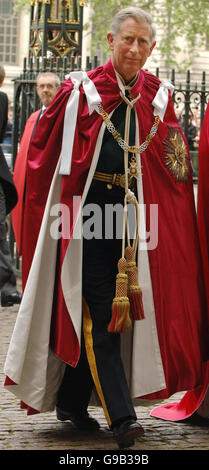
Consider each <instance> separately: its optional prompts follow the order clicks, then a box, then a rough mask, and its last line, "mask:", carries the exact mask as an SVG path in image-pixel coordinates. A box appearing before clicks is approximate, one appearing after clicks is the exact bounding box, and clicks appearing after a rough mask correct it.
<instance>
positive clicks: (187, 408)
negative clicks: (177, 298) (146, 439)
mask: <svg viewBox="0 0 209 470" xmlns="http://www.w3.org/2000/svg"><path fill="white" fill-rule="evenodd" d="M208 205H209V104H208V106H207V109H206V112H205V116H204V119H203V124H202V129H201V134H200V142H199V178H198V229H199V236H200V243H201V252H202V260H203V268H204V278H205V286H206V294H207V303H208V314H209V210H208ZM202 377H203V378H202V384H201V385H199V387H196V388H195V389H194V390H191V391H188V392H187V393H186V394H185V395H184V396H183V398H182V399H181V401H180V402H175V403H171V404H167V405H164V406H160V407H157V408H155V409H154V410H153V411H152V413H151V415H152V416H155V417H156V418H162V419H165V420H170V421H179V420H184V419H186V418H189V417H192V419H194V416H195V419H196V415H197V416H200V417H202V418H206V419H209V363H208V362H206V363H205V364H203V367H202ZM199 422H200V421H199Z"/></svg>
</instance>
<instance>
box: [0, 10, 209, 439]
mask: <svg viewBox="0 0 209 470" xmlns="http://www.w3.org/2000/svg"><path fill="white" fill-rule="evenodd" d="M108 43H109V47H110V49H111V52H112V57H111V59H109V60H108V62H107V63H106V64H105V65H103V66H99V67H97V69H95V70H93V71H90V72H88V73H86V72H81V71H76V72H72V73H71V74H70V76H69V79H68V80H67V81H66V82H65V83H63V85H62V87H61V89H60V91H59V92H58V94H57V95H56V97H55V99H54V101H53V103H52V104H51V105H50V107H49V108H48V109H47V111H46V112H45V114H44V116H43V118H42V120H41V121H40V122H39V124H38V126H37V131H36V134H35V135H34V138H33V141H32V143H31V146H30V151H29V156H28V174H27V182H28V185H30V188H31V192H30V195H29V198H28V202H26V208H25V214H26V217H27V223H28V224H30V222H31V223H32V219H33V218H34V217H35V220H36V221H37V226H36V233H35V237H37V235H38V232H39V227H38V226H40V225H41V228H40V232H39V237H38V242H37V245H36V250H35V254H34V258H33V262H32V266H31V270H30V273H29V276H28V280H27V284H26V287H25V291H24V295H23V299H22V304H21V307H20V311H19V314H18V316H17V321H16V324H15V328H14V332H13V335H12V339H11V343H10V347H9V351H8V355H7V359H6V364H5V374H6V376H7V378H6V383H5V385H6V386H7V387H8V389H9V390H10V391H11V392H12V393H14V394H15V395H16V396H17V397H19V398H20V399H21V401H22V406H23V407H26V408H27V409H28V413H35V412H44V411H49V410H54V408H55V407H56V410H57V417H58V419H60V420H62V421H65V420H71V421H73V423H75V424H76V426H78V427H80V428H88V429H97V428H98V423H97V422H96V421H95V420H94V419H93V418H92V417H91V416H89V414H88V411H87V408H88V404H89V402H90V398H91V393H92V389H93V387H95V388H96V391H97V395H98V397H99V400H100V403H101V404H102V406H103V409H104V413H105V417H106V419H107V422H108V424H109V426H110V429H111V430H112V431H113V437H114V439H115V440H116V442H117V444H118V445H119V447H129V446H131V445H133V444H134V439H135V438H136V437H139V436H140V435H141V434H142V433H143V429H142V427H141V426H140V424H139V423H138V422H137V417H136V413H135V410H134V407H133V403H132V399H133V398H134V399H136V400H137V399H139V398H140V397H146V398H166V397H169V396H170V395H172V394H173V393H175V392H177V391H181V390H186V389H192V388H194V387H197V386H198V385H200V384H201V380H202V374H201V368H202V365H203V362H204V361H207V360H208V358H209V350H208V317H207V312H206V308H207V307H206V298H205V291H204V285H203V272H202V264H201V253H200V246H199V239H198V231H197V223H196V213H195V204H194V195H193V181H192V171H191V165H190V160H189V153H188V146H187V143H186V140H185V138H184V136H183V134H182V131H181V129H180V127H179V124H178V120H177V118H176V115H175V112H174V108H173V102H172V98H171V92H172V89H173V87H172V85H171V84H169V83H168V82H162V83H161V82H160V80H159V79H158V78H157V77H155V76H154V75H152V74H150V73H149V72H147V71H144V70H143V69H142V67H143V66H144V64H145V62H146V59H147V58H148V57H149V55H150V54H151V52H152V49H153V47H154V46H155V30H154V27H153V24H152V20H151V18H150V16H149V15H148V14H147V13H145V12H144V11H143V10H141V9H139V8H137V7H130V8H127V9H125V10H122V11H120V12H119V13H118V14H117V15H116V16H115V18H114V19H113V22H112V26H111V32H110V33H109V34H108ZM27 204H28V208H29V207H30V210H29V209H28V208H27ZM116 206H117V207H116ZM128 207H129V208H131V209H133V211H134V212H133V215H134V220H135V229H136V230H135V231H136V236H134V234H133V235H131V230H130V231H129V230H128V226H127V219H128V220H129V215H130V214H129V212H128ZM113 208H114V211H116V209H117V210H118V211H119V212H120V209H121V208H122V224H119V229H118V226H117V223H115V219H114V223H113V225H112V236H111V230H110V228H111V227H110V226H111V223H110V218H109V215H110V212H108V211H109V210H110V209H113ZM92 212H93V218H91V215H92ZM116 212H117V211H116ZM117 215H118V213H117ZM41 220H42V223H41ZM98 221H99V223H98ZM120 221H121V219H120ZM116 222H117V220H116ZM130 228H132V226H130ZM92 232H93V233H92ZM132 233H133V232H132ZM132 238H133V239H134V240H132ZM126 243H127V245H128V246H126ZM116 276H117V281H116ZM141 291H142V299H141ZM141 300H143V305H142V302H141ZM131 326H132V328H131ZM19 345H21V348H20V347H19Z"/></svg>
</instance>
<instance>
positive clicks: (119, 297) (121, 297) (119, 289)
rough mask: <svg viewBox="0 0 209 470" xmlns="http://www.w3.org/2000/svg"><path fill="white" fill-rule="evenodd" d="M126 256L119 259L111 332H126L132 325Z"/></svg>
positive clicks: (109, 329) (109, 328) (109, 327)
mask: <svg viewBox="0 0 209 470" xmlns="http://www.w3.org/2000/svg"><path fill="white" fill-rule="evenodd" d="M126 269H127V263H126V260H125V258H120V259H119V261H118V274H117V277H116V292H115V297H114V299H113V303H112V318H111V321H110V323H109V326H108V331H109V333H124V332H125V331H127V330H129V329H130V327H131V319H130V315H129V312H130V302H129V298H128V296H127V290H128V276H127V274H126Z"/></svg>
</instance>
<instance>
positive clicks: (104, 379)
mask: <svg viewBox="0 0 209 470" xmlns="http://www.w3.org/2000/svg"><path fill="white" fill-rule="evenodd" d="M120 257H121V240H120V239H119V240H118V239H115V238H113V239H109V240H107V239H95V238H93V239H91V240H87V239H84V241H83V297H84V299H85V302H86V304H87V306H88V314H87V315H85V314H84V315H83V327H84V329H83V331H84V334H83V336H82V342H81V356H80V359H79V362H78V364H77V366H76V367H75V368H72V367H70V366H68V365H67V366H66V371H65V375H64V378H63V381H62V384H61V387H60V389H59V393H58V402H57V406H58V407H60V408H61V409H63V410H65V411H72V410H76V411H79V410H85V409H87V406H88V403H89V400H90V396H91V392H92V389H93V385H94V384H95V386H96V389H97V392H98V395H99V397H100V399H101V403H102V406H103V409H104V413H105V416H106V419H107V422H108V424H109V425H110V426H111V425H112V424H113V423H114V424H115V423H116V422H119V421H122V420H123V419H124V418H126V417H132V418H134V419H136V414H135V411H134V407H133V404H132V401H131V398H130V393H129V389H128V385H127V381H126V377H125V373H124V369H123V364H122V361H121V356H120V334H117V333H116V334H115V333H109V332H108V330H107V328H108V324H109V322H110V319H111V315H112V300H113V298H114V296H115V281H116V274H117V272H118V268H117V263H118V260H119V258H120ZM85 330H88V333H86V331H85Z"/></svg>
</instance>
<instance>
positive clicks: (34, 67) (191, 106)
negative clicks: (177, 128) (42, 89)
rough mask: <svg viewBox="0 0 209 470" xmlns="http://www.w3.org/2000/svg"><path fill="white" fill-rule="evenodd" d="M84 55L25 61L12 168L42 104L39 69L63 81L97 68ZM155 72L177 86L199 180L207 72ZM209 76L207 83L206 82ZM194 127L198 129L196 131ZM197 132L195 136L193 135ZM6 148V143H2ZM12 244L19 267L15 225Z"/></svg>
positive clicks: (18, 82)
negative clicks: (28, 124)
mask: <svg viewBox="0 0 209 470" xmlns="http://www.w3.org/2000/svg"><path fill="white" fill-rule="evenodd" d="M82 65H83V64H82V59H81V57H78V58H77V62H76V65H75V61H74V57H70V58H68V57H65V58H64V59H61V58H59V57H58V58H56V60H55V59H54V58H51V59H47V58H41V59H39V58H37V59H36V61H35V62H34V61H33V60H32V59H30V60H29V62H28V63H27V60H26V59H25V60H24V65H23V71H22V73H21V75H20V76H19V77H17V78H15V79H14V100H13V124H12V130H10V131H9V130H8V133H9V132H10V140H11V141H10V143H8V139H9V134H8V135H7V143H6V145H7V151H6V157H7V160H8V163H9V165H10V166H11V169H12V168H13V167H14V163H15V159H16V155H17V152H18V145H19V142H20V139H21V136H22V134H23V131H24V127H25V123H26V121H27V119H28V117H29V116H30V114H31V113H32V112H34V111H36V110H37V109H38V108H39V107H40V102H39V98H38V95H37V93H36V77H37V75H38V73H39V72H46V71H50V72H55V73H56V74H57V75H58V76H59V78H60V80H61V81H64V80H65V76H66V74H68V73H69V72H71V71H73V70H75V69H82V68H83V69H85V70H87V71H88V70H91V69H93V68H95V67H97V65H99V64H98V59H97V57H94V59H93V60H92V61H91V60H90V58H89V57H87V58H86V63H85V65H84V66H82ZM155 73H156V75H157V76H158V77H159V78H160V79H164V78H166V79H168V80H169V81H170V82H171V83H172V84H173V85H174V87H175V91H174V93H173V102H174V106H175V111H176V114H177V116H178V119H179V122H180V124H181V126H182V129H183V131H184V134H185V136H186V138H187V140H188V143H189V147H190V152H191V159H192V166H193V178H194V182H197V179H198V143H199V135H200V131H201V126H202V121H203V117H204V113H205V110H206V106H207V103H208V101H209V83H208V82H209V79H208V77H207V76H206V72H204V71H203V72H202V74H201V77H200V78H199V80H196V79H194V77H193V75H192V74H191V73H190V71H187V72H186V74H185V75H184V76H182V77H181V81H179V75H177V74H176V73H175V70H171V72H170V76H169V77H168V76H167V74H166V77H165V76H164V74H163V72H161V71H160V70H159V69H156V72H155ZM206 79H207V83H206ZM192 126H193V128H192V130H193V134H192V135H193V137H192V138H191V136H190V133H191V127H192ZM194 127H195V132H194ZM194 134H195V135H194ZM3 146H4V150H5V143H3ZM10 247H11V251H12V254H13V257H14V258H16V266H17V268H19V260H18V257H17V255H16V253H14V247H15V243H14V235H13V231H12V228H10Z"/></svg>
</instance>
